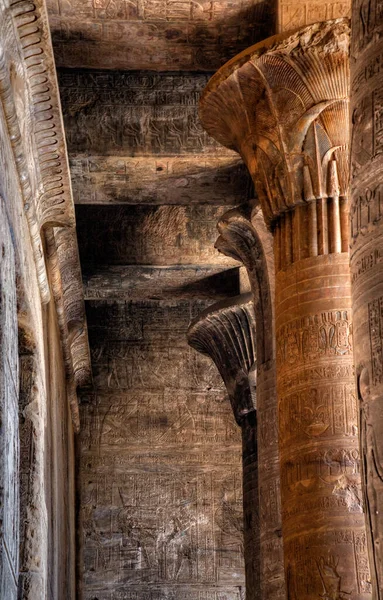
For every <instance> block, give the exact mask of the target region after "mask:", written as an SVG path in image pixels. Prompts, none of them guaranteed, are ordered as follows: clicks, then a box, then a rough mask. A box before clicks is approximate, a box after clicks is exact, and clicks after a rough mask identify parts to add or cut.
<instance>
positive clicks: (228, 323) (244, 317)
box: [188, 294, 256, 424]
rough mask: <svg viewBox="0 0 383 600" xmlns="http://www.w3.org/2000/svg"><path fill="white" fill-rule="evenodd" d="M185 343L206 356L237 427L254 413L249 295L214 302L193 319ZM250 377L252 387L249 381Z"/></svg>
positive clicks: (252, 323)
mask: <svg viewBox="0 0 383 600" xmlns="http://www.w3.org/2000/svg"><path fill="white" fill-rule="evenodd" d="M188 343H189V345H190V346H192V347H193V348H194V349H195V350H197V351H198V352H201V353H202V354H206V355H207V356H210V358H211V359H212V360H213V362H214V363H215V365H216V367H217V368H218V370H219V372H220V374H221V377H222V379H223V380H224V383H225V386H226V389H227V392H228V394H229V398H230V402H231V405H232V408H233V412H234V416H235V419H236V421H237V423H238V424H241V420H242V419H243V418H244V417H245V416H246V415H247V414H248V413H249V412H253V411H254V410H255V408H256V407H255V401H254V392H255V389H252V388H253V387H254V388H255V366H256V342H255V314H254V309H253V301H252V295H251V294H243V295H242V296H238V297H237V298H235V299H230V301H227V302H226V301H225V302H218V303H217V304H214V305H213V306H211V307H209V308H208V309H207V310H205V311H204V312H202V313H201V315H200V316H199V317H198V318H197V319H195V320H194V321H193V322H192V323H191V325H190V327H189V330H188ZM252 376H253V377H254V385H252V384H251V383H250V379H251V378H252Z"/></svg>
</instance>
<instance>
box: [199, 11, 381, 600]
mask: <svg viewBox="0 0 383 600" xmlns="http://www.w3.org/2000/svg"><path fill="white" fill-rule="evenodd" d="M348 46H349V28H348V22H347V21H346V20H337V21H333V22H326V23H322V24H316V25H313V26H310V27H306V28H305V29H302V30H300V31H298V32H296V33H294V34H291V35H285V36H279V37H275V38H270V39H269V40H266V42H265V43H263V44H259V45H256V46H254V47H253V48H250V49H249V50H247V51H246V52H244V53H242V54H241V55H239V56H238V57H237V58H236V59H234V60H232V61H231V62H229V63H228V64H227V65H226V66H225V67H223V68H222V69H221V70H220V71H218V73H217V74H216V75H215V76H214V77H213V78H212V80H211V81H210V83H209V85H208V86H207V88H206V89H205V92H204V95H203V97H202V100H201V109H200V112H201V118H202V123H203V124H204V126H205V127H206V128H207V131H208V132H209V133H210V134H211V135H213V137H215V138H216V139H218V140H219V141H220V142H221V143H223V144H224V145H226V146H228V147H230V148H233V149H236V150H237V151H239V152H240V153H241V155H242V156H243V158H244V160H245V162H246V164H247V166H248V168H249V170H250V173H251V174H252V177H253V180H254V183H255V188H256V191H257V193H258V196H259V199H260V202H261V205H262V209H263V212H264V215H265V219H266V222H267V223H268V225H269V227H270V229H271V231H272V232H273V235H274V251H275V268H276V285H275V289H276V301H275V331H276V344H277V365H276V366H277V391H278V406H279V419H278V420H279V446H280V463H281V491H282V525H283V543H284V562H285V572H286V584H287V594H288V597H289V598H293V599H294V600H308V599H310V598H312V599H314V598H318V596H320V595H324V596H327V597H331V596H332V595H333V596H334V597H338V598H339V597H341V595H342V594H344V593H348V594H350V597H351V598H355V599H357V598H358V599H361V598H366V599H367V598H370V597H371V592H372V586H371V581H370V574H369V568H368V562H367V557H366V549H367V548H366V546H367V544H366V531H365V526H364V518H363V514H362V512H363V509H362V499H361V479H360V473H359V465H360V463H359V443H358V429H357V425H358V419H357V409H356V393H355V384H354V375H353V368H352V365H353V362H352V345H351V331H352V330H351V328H352V316H351V298H350V293H351V292H350V273H349V266H348V254H347V241H348V232H347V186H348V171H349V169H348V87H349V69H348ZM244 116H245V118H244Z"/></svg>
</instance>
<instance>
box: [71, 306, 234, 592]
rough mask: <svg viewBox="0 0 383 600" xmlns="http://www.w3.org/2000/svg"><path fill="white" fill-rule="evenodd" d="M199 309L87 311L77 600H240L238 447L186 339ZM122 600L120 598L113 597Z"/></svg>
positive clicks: (212, 374) (226, 410) (219, 396)
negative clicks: (90, 383) (90, 372)
mask: <svg viewBox="0 0 383 600" xmlns="http://www.w3.org/2000/svg"><path fill="white" fill-rule="evenodd" d="M206 305H207V301H206V300H203V301H198V300H193V301H191V300H180V299H176V300H175V301H174V300H171V299H167V300H150V301H149V300H146V301H144V300H136V301H134V302H132V301H126V302H122V301H119V302H116V301H111V300H102V301H101V300H97V301H91V302H88V303H87V316H88V322H89V331H90V344H91V349H92V361H93V369H94V382H95V392H94V393H92V394H89V395H84V396H83V398H82V408H81V422H82V430H81V433H80V443H81V448H80V453H79V460H80V465H81V466H80V488H81V492H80V496H81V498H80V506H81V513H82V522H83V528H82V532H81V536H82V540H83V541H82V544H83V555H84V575H83V577H84V580H83V596H84V599H86V600H91V599H92V598H94V597H95V596H97V597H98V598H99V599H100V600H110V599H111V598H112V592H111V588H113V594H115V595H116V594H117V597H123V594H127V590H128V592H129V594H131V597H132V598H140V595H141V596H144V595H145V596H148V597H150V598H166V595H168V596H170V597H172V598H174V599H175V600H178V599H179V600H181V599H183V598H185V597H186V598H188V599H189V598H190V599H192V600H194V598H200V597H202V598H204V597H206V598H214V599H216V600H220V598H221V596H222V595H226V597H227V598H230V599H231V600H240V599H241V594H242V592H244V584H245V582H244V564H243V523H242V520H243V508H242V475H241V452H242V447H241V439H240V434H239V431H238V428H237V426H236V424H235V420H234V418H233V416H232V413H231V408H230V406H229V402H228V400H227V397H226V396H225V393H224V389H223V385H222V382H221V381H220V377H219V374H218V373H217V371H216V369H215V366H214V365H213V364H212V363H211V362H210V361H209V360H208V359H206V358H205V357H202V356H200V355H198V354H197V353H196V352H195V351H193V350H192V349H191V348H189V347H188V345H187V343H186V339H185V332H186V330H187V327H188V324H189V322H190V319H191V318H195V317H196V316H197V314H198V313H199V312H200V311H201V310H202V309H203V308H205V307H206ZM119 595H120V596H119Z"/></svg>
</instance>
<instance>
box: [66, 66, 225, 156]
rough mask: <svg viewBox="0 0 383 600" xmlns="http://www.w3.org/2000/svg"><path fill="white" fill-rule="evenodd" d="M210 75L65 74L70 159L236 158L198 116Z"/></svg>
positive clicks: (102, 72) (82, 72)
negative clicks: (89, 156) (82, 155)
mask: <svg viewBox="0 0 383 600" xmlns="http://www.w3.org/2000/svg"><path fill="white" fill-rule="evenodd" d="M208 80H209V76H208V75H204V74H196V73H189V74H174V73H153V72H149V73H147V72H142V71H139V72H126V71H123V72H121V71H116V72H109V71H99V70H97V71H86V70H74V71H72V70H68V69H65V70H64V71H60V72H59V85H60V95H61V102H62V108H63V116H64V124H65V130H66V136H67V143H68V150H69V153H70V154H79V153H86V154H94V155H99V154H100V153H102V154H103V155H106V156H142V155H146V156H148V155H165V156H174V155H180V154H196V153H197V154H198V153H201V152H203V153H206V154H217V153H218V154H220V155H223V156H225V155H226V156H236V155H235V153H233V152H232V151H230V150H226V149H225V148H223V147H222V146H220V145H219V144H218V143H217V142H216V141H215V140H213V138H211V137H210V136H208V134H207V133H206V132H205V130H204V129H203V128H202V125H201V123H200V120H199V116H198V102H199V98H200V94H201V92H202V90H203V89H204V87H205V86H206V84H207V82H208Z"/></svg>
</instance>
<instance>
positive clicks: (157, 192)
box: [70, 154, 253, 205]
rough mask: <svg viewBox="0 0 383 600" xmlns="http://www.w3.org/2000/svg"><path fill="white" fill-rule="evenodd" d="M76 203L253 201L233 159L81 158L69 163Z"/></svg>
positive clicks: (239, 164)
mask: <svg viewBox="0 0 383 600" xmlns="http://www.w3.org/2000/svg"><path fill="white" fill-rule="evenodd" d="M70 164H71V173H72V184H73V196H74V200H75V202H76V204H124V203H127V204H198V203H206V204H207V203H208V204H219V205H222V204H223V203H224V204H228V205H230V204H237V203H239V202H243V201H244V200H246V198H252V197H253V186H252V183H251V179H250V177H249V174H248V171H247V169H246V167H245V165H244V164H243V163H242V161H241V160H239V159H238V158H237V157H236V156H234V157H232V156H231V155H230V156H210V155H209V156H206V155H205V154H199V155H198V154H197V155H195V154H192V155H190V154H189V155H188V156H184V155H182V156H160V157H154V156H137V157H130V156H126V157H124V156H91V157H88V156H86V157H85V156H79V155H77V154H73V155H72V159H71V161H70Z"/></svg>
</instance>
